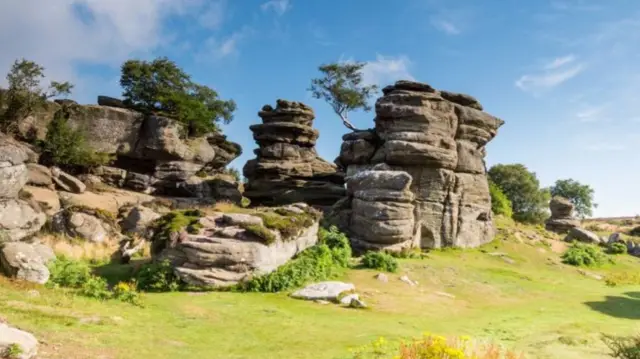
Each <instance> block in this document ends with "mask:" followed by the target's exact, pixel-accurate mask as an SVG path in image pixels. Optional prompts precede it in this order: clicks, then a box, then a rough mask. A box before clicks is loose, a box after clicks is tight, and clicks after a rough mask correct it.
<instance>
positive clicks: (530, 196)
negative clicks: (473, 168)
mask: <svg viewBox="0 0 640 359" xmlns="http://www.w3.org/2000/svg"><path fill="white" fill-rule="evenodd" d="M488 175H489V179H490V180H491V181H492V182H493V183H494V184H495V185H497V186H498V187H499V188H500V189H501V190H502V192H503V193H504V194H505V195H506V196H507V198H508V199H509V200H510V201H511V207H512V208H513V218H514V219H515V220H518V221H522V222H532V223H540V222H542V221H543V220H544V219H545V218H546V217H547V206H548V202H549V199H550V198H551V196H550V193H549V191H548V190H547V189H541V188H540V182H539V181H538V178H537V176H536V174H535V173H534V172H530V171H529V170H528V169H527V167H525V166H524V165H522V164H509V165H503V164H499V165H495V166H493V167H491V168H490V169H489V172H488Z"/></svg>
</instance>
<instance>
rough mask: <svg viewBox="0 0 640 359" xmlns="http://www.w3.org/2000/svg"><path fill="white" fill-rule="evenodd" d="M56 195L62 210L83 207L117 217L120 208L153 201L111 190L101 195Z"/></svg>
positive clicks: (151, 197) (125, 192)
mask: <svg viewBox="0 0 640 359" xmlns="http://www.w3.org/2000/svg"><path fill="white" fill-rule="evenodd" d="M58 194H59V196H60V203H61V205H62V207H63V208H67V207H84V208H90V209H99V210H103V211H107V212H109V213H111V214H114V215H117V214H118V212H119V211H120V208H122V207H125V206H135V205H139V204H142V205H143V204H146V203H150V202H152V201H153V200H154V197H153V196H150V195H147V194H143V193H137V192H131V191H125V190H113V191H110V192H103V193H94V192H84V193H81V194H76V193H68V192H58Z"/></svg>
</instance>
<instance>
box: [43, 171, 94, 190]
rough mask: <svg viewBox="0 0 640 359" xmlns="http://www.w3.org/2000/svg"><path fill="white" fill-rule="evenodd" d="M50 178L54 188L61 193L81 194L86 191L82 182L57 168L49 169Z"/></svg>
mask: <svg viewBox="0 0 640 359" xmlns="http://www.w3.org/2000/svg"><path fill="white" fill-rule="evenodd" d="M51 176H52V179H53V182H54V183H55V184H56V186H57V187H58V188H60V189H61V190H63V191H67V192H71V193H82V192H84V191H85V190H86V189H87V186H86V185H85V184H84V183H82V181H80V180H79V179H77V178H75V177H73V176H72V175H70V174H68V173H66V172H63V171H62V170H61V169H59V168H57V167H51Z"/></svg>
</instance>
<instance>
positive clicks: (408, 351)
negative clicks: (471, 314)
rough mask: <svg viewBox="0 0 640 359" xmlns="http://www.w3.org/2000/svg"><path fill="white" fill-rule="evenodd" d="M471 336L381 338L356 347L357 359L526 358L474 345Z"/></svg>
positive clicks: (354, 357) (490, 346) (499, 349)
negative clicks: (392, 341) (398, 341)
mask: <svg viewBox="0 0 640 359" xmlns="http://www.w3.org/2000/svg"><path fill="white" fill-rule="evenodd" d="M469 341H470V340H469V339H468V338H465V337H461V338H456V339H453V340H447V339H446V338H444V337H441V336H434V335H430V334H425V335H424V336H423V337H422V338H418V339H413V340H409V341H403V342H400V343H389V342H387V341H386V340H385V339H384V338H379V339H378V340H376V341H374V342H373V343H371V344H370V345H366V346H363V347H361V348H357V349H355V350H353V351H352V352H353V359H368V358H371V359H392V358H393V359H517V358H520V359H522V358H524V356H523V355H518V354H516V353H514V352H512V351H508V350H502V349H501V348H499V347H497V346H494V345H489V346H479V345H472V344H471V343H470V342H469Z"/></svg>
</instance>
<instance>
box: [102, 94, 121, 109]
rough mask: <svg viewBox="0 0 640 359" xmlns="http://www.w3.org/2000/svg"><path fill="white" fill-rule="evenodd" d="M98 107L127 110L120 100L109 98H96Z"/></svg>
mask: <svg viewBox="0 0 640 359" xmlns="http://www.w3.org/2000/svg"><path fill="white" fill-rule="evenodd" d="M98 105H100V106H108V107H117V108H127V106H126V105H125V104H124V102H122V100H120V99H118V98H115V97H109V96H98Z"/></svg>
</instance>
